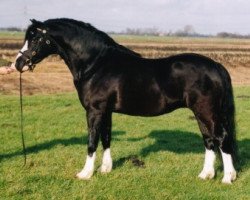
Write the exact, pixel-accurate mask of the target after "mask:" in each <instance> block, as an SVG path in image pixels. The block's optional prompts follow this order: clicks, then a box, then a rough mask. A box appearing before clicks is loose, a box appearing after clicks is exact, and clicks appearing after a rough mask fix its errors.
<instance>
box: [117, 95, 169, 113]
mask: <svg viewBox="0 0 250 200" xmlns="http://www.w3.org/2000/svg"><path fill="white" fill-rule="evenodd" d="M165 106H166V102H165V98H164V96H163V95H162V94H161V93H159V92H158V93H157V92H156V93H150V94H148V93H141V92H137V93H133V92H130V93H127V95H123V96H122V97H121V96H120V97H118V99H117V102H116V105H115V112H119V113H124V114H129V115H137V116H156V115H160V114H163V113H164V111H165Z"/></svg>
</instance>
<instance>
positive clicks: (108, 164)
mask: <svg viewBox="0 0 250 200" xmlns="http://www.w3.org/2000/svg"><path fill="white" fill-rule="evenodd" d="M112 165H113V164H112V158H111V154H110V149H109V148H108V149H106V150H105V151H104V152H103V158H102V166H101V172H102V173H109V172H111V170H112Z"/></svg>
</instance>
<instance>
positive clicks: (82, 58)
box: [56, 38, 103, 80]
mask: <svg viewBox="0 0 250 200" xmlns="http://www.w3.org/2000/svg"><path fill="white" fill-rule="evenodd" d="M79 41H80V42H79V43H77V42H76V41H72V39H71V40H70V39H69V38H63V40H60V41H58V40H57V41H56V43H57V46H58V47H57V48H58V54H59V55H60V56H61V58H62V59H63V60H64V62H65V63H66V65H67V66H68V68H69V70H70V71H71V73H72V75H73V77H74V79H76V80H77V79H79V78H81V77H80V76H81V73H82V72H84V71H85V70H88V68H89V67H90V66H92V65H93V63H95V62H96V58H97V57H99V54H101V53H102V51H103V49H102V48H100V49H99V48H96V47H95V46H91V44H90V43H89V44H88V45H86V43H87V42H86V41H83V40H79ZM76 43H77V45H81V48H80V49H79V46H78V47H77V46H76V45H75V44H76ZM86 46H87V47H86ZM77 48H78V49H77ZM90 52H91V53H90Z"/></svg>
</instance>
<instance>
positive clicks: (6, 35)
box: [0, 31, 25, 39]
mask: <svg viewBox="0 0 250 200" xmlns="http://www.w3.org/2000/svg"><path fill="white" fill-rule="evenodd" d="M24 35H25V33H24V32H16V31H0V38H1V39H23V38H24Z"/></svg>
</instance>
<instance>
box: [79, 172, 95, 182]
mask: <svg viewBox="0 0 250 200" xmlns="http://www.w3.org/2000/svg"><path fill="white" fill-rule="evenodd" d="M93 173H94V172H93V171H81V172H79V173H78V174H76V178H78V179H81V180H90V178H91V177H92V175H93Z"/></svg>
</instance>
